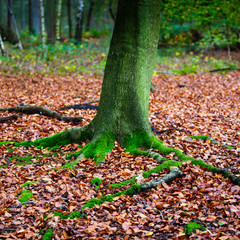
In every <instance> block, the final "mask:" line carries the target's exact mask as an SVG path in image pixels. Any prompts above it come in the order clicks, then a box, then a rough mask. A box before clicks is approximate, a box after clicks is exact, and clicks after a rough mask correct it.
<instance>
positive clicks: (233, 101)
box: [0, 71, 240, 240]
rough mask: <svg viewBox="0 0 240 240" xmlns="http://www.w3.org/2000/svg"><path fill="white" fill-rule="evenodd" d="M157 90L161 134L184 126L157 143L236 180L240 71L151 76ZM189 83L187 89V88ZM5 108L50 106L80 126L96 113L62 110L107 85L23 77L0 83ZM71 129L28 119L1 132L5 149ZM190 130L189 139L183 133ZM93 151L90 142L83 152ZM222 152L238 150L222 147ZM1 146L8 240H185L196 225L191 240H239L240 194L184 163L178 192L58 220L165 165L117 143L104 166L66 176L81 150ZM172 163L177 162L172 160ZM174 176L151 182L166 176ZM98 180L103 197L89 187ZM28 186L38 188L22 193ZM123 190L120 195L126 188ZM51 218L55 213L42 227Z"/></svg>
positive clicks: (82, 166) (1, 200) (0, 217)
mask: <svg viewBox="0 0 240 240" xmlns="http://www.w3.org/2000/svg"><path fill="white" fill-rule="evenodd" d="M153 82H154V84H155V85H156V88H157V91H155V92H152V93H151V96H150V114H149V120H150V122H151V124H154V125H157V127H156V128H158V129H159V130H163V129H168V128H176V129H177V130H175V131H168V132H165V133H164V134H161V135H159V138H160V139H161V140H163V141H164V144H166V145H167V146H171V147H175V148H178V149H180V150H182V151H183V152H184V153H186V154H188V155H192V156H193V157H195V158H198V159H203V160H204V161H206V162H207V163H210V164H212V165H214V166H217V167H220V168H226V169H228V170H229V171H231V172H232V173H234V174H239V171H240V151H239V149H240V144H239V143H240V116H239V109H240V101H239V100H240V72H239V71H234V72H230V73H227V74H226V75H221V74H218V73H216V74H202V75H200V74H192V75H187V76H170V77H169V76H165V75H164V76H163V75H157V76H155V77H154V78H153ZM179 84H184V85H185V87H179ZM0 88H1V92H0V107H1V108H3V107H14V106H16V105H17V104H19V103H24V104H33V105H41V106H46V107H48V108H50V109H52V110H57V111H59V112H60V113H61V114H64V115H68V116H79V115H80V116H82V117H83V118H84V121H83V122H82V124H80V125H81V126H83V125H86V124H88V123H89V122H90V121H91V120H92V118H93V117H94V115H95V114H96V110H64V111H61V110H60V108H61V107H63V106H67V105H73V104H79V103H82V102H85V101H90V100H97V99H99V97H100V90H101V79H99V78H98V77H97V76H91V77H90V76H87V75H86V76H78V75H76V76H65V77H59V76H54V77H52V76H43V75H34V76H30V75H29V76H27V75H22V74H19V75H17V76H7V75H4V74H2V75H0ZM8 115H11V114H9V113H0V117H3V116H8ZM70 127H73V125H71V124H68V123H65V122H60V121H57V120H55V119H50V118H47V117H44V116H39V115H32V116H27V115H20V117H19V118H18V120H17V121H14V122H11V123H2V124H1V125H0V141H13V140H14V141H26V140H35V139H37V138H42V137H46V136H50V135H52V134H54V133H57V132H60V131H63V130H65V129H68V128H70ZM178 130H184V132H181V131H178ZM190 135H210V136H211V137H213V138H214V139H215V140H216V141H218V142H219V143H220V144H218V145H211V144H210V143H209V142H203V141H201V140H190V139H186V137H187V136H190ZM84 144H86V143H82V145H84ZM222 144H228V145H231V146H234V147H235V148H234V149H227V148H223V147H222ZM10 146H11V144H8V146H2V147H0V165H7V166H6V167H3V168H0V239H41V238H42V235H38V234H39V232H40V229H43V230H46V229H48V228H50V227H52V228H53V231H54V236H53V237H54V239H125V240H127V239H187V236H186V235H185V234H184V228H183V227H184V226H185V225H186V224H187V223H189V222H190V221H191V220H193V219H196V218H197V219H198V221H199V222H200V223H201V225H202V226H204V227H206V230H205V231H202V230H196V232H195V233H193V234H192V235H191V236H190V237H189V238H190V239H221V240H225V239H231V240H232V239H236V240H237V239H240V204H239V203H240V187H239V186H235V185H233V184H231V183H230V181H229V180H228V179H224V178H223V177H222V176H221V175H217V174H213V173H211V172H207V171H205V170H203V169H201V168H199V167H198V166H192V165H191V164H190V163H188V162H187V163H186V164H184V165H183V166H182V167H181V170H182V171H183V177H182V178H181V179H178V180H176V181H175V182H173V183H172V184H171V185H167V184H162V185H159V186H158V187H157V189H155V190H151V191H150V192H148V193H141V194H139V195H135V196H133V197H130V196H125V195H123V196H121V197H117V198H115V199H114V201H112V202H105V203H104V204H102V205H101V206H95V207H93V208H92V209H88V208H87V209H84V214H85V218H80V219H65V220H63V219H60V218H59V217H56V216H55V217H54V216H53V215H52V214H51V213H53V212H62V213H64V214H65V213H68V214H69V213H70V212H72V211H78V210H81V208H82V206H83V205H84V203H85V202H86V201H87V200H89V199H91V198H94V197H96V198H99V197H101V196H103V195H106V194H112V193H114V192H116V191H118V190H116V189H111V187H110V184H111V183H114V182H120V181H122V180H127V179H129V178H131V177H133V176H135V175H136V174H138V173H141V172H144V171H146V170H148V169H151V168H153V167H154V166H157V165H158V163H157V162H156V161H155V160H153V159H151V158H147V157H141V156H138V157H136V156H132V155H130V154H128V153H124V149H122V148H121V147H120V146H118V144H117V143H116V144H115V148H114V150H113V151H112V153H111V154H109V155H108V156H107V157H106V164H104V165H101V166H100V167H97V166H96V165H95V164H94V162H93V160H92V159H82V160H81V161H79V162H78V166H77V167H76V169H60V170H59V171H56V170H55V171H50V170H51V169H53V168H56V167H60V166H62V165H63V164H64V163H66V162H67V160H66V159H65V156H66V155H67V154H68V153H69V152H72V151H77V149H78V144H73V145H68V146H64V147H62V148H60V149H58V150H54V151H55V154H54V155H53V154H52V152H49V151H48V150H46V149H44V150H38V149H35V148H24V147H19V148H15V147H12V149H13V150H12V151H9V150H8V149H7V148H9V147H10ZM38 154H47V156H45V157H40V158H37V157H35V158H33V159H32V163H30V164H26V165H15V164H14V163H17V162H18V160H17V159H13V160H11V161H10V160H9V158H10V157H14V156H18V157H19V156H36V155H38ZM167 157H168V158H169V159H174V155H169V156H167ZM166 173H168V171H167V170H165V171H163V172H162V173H160V174H154V175H152V176H151V177H150V179H146V181H149V180H152V179H155V178H158V177H161V176H164V175H165V174H166ZM94 177H100V178H101V179H102V184H101V186H100V189H99V190H96V189H94V188H93V187H92V186H91V184H90V182H91V180H92V179H93V178H94ZM27 181H32V182H34V183H33V184H32V185H30V186H28V187H21V185H22V184H23V183H25V182H27ZM126 187H129V186H125V187H122V189H121V190H124V189H126ZM23 189H29V190H31V191H32V192H33V199H31V200H30V202H29V203H28V204H26V205H24V204H20V203H19V202H18V198H19V194H20V193H21V191H22V190H23ZM44 215H48V218H47V219H44V217H43V216H44Z"/></svg>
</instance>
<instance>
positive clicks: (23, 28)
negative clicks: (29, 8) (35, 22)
mask: <svg viewBox="0 0 240 240" xmlns="http://www.w3.org/2000/svg"><path fill="white" fill-rule="evenodd" d="M21 29H22V30H25V1H24V0H21Z"/></svg>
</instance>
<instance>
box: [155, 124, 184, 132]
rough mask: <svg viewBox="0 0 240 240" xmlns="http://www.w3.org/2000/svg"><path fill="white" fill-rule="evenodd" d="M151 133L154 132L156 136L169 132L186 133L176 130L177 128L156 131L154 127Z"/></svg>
mask: <svg viewBox="0 0 240 240" xmlns="http://www.w3.org/2000/svg"><path fill="white" fill-rule="evenodd" d="M152 131H155V132H156V134H162V133H165V132H169V131H179V132H186V131H185V130H181V129H178V128H169V129H165V130H157V129H156V128H155V127H154V126H152Z"/></svg>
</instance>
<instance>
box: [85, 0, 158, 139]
mask: <svg viewBox="0 0 240 240" xmlns="http://www.w3.org/2000/svg"><path fill="white" fill-rule="evenodd" d="M159 12H160V9H159V1H158V0H145V1H143V0H142V1H136V0H135V1H129V0H120V1H119V4H118V11H117V17H116V22H115V27H114V32H113V36H112V41H111V45H110V50H109V54H108V59H107V64H106V68H105V74H104V79H103V84H102V93H101V98H100V103H99V110H98V113H97V115H96V117H95V118H94V120H93V121H92V122H91V124H90V126H89V128H90V129H91V131H92V134H94V135H96V134H97V135H98V134H101V133H102V132H105V131H108V132H112V133H113V134H114V135H115V136H116V140H117V141H118V142H119V143H121V144H122V143H123V142H124V139H125V137H126V136H128V135H131V134H133V133H134V132H136V131H140V130H141V131H145V132H147V133H148V134H151V128H150V125H149V121H148V109H149V94H150V85H151V78H152V73H153V66H154V60H155V57H156V50H157V43H158V37H159Z"/></svg>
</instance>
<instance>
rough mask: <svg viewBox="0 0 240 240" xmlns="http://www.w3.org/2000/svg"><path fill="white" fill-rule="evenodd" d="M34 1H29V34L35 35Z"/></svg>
mask: <svg viewBox="0 0 240 240" xmlns="http://www.w3.org/2000/svg"><path fill="white" fill-rule="evenodd" d="M32 2H33V0H28V28H29V33H31V34H33V33H34V30H33V4H32Z"/></svg>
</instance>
